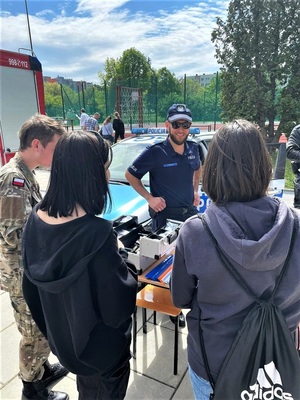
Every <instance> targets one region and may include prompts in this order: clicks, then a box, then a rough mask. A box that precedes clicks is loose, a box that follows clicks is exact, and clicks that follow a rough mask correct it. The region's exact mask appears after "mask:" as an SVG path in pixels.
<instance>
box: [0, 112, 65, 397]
mask: <svg viewBox="0 0 300 400" xmlns="http://www.w3.org/2000/svg"><path fill="white" fill-rule="evenodd" d="M63 133H65V130H64V128H63V126H62V125H61V124H60V123H59V122H58V121H55V120H53V119H52V118H50V117H47V116H45V115H39V114H37V115H35V116H33V117H31V118H30V119H29V120H27V121H26V122H25V123H24V124H23V126H22V127H21V129H20V132H19V139H20V147H19V151H18V152H17V153H16V154H15V156H14V157H13V158H12V159H11V160H10V161H9V163H7V164H6V165H4V166H3V167H2V168H1V170H0V272H1V280H0V282H1V289H2V290H5V291H8V292H9V295H10V300H11V304H12V307H13V311H14V317H15V320H16V324H17V327H18V330H19V332H20V333H21V335H22V338H21V341H20V347H19V352H20V354H19V368H20V371H19V377H20V378H21V379H22V381H23V394H24V396H25V397H27V398H28V399H34V400H43V399H48V400H50V399H51V400H67V399H69V396H68V395H67V394H66V393H63V392H55V391H49V390H48V389H47V386H48V385H49V384H50V383H51V382H53V381H54V380H56V379H58V378H60V377H62V376H64V375H66V374H67V373H68V371H67V370H66V369H65V368H64V367H63V366H62V365H60V364H59V363H57V364H53V365H51V364H50V363H49V362H48V356H49V353H50V349H49V346H48V342H47V340H46V339H45V337H44V336H43V335H42V334H41V332H40V331H39V329H38V328H37V326H36V324H35V322H34V321H33V319H32V317H31V314H30V311H29V309H28V306H27V304H26V303H25V300H24V298H23V291H22V279H23V269H22V258H21V239H22V231H23V228H24V225H25V223H26V220H27V218H28V215H29V214H30V212H31V210H32V208H33V206H34V205H35V204H36V203H38V202H39V201H40V200H41V199H42V197H41V193H40V190H39V185H38V183H37V181H36V178H35V174H34V172H33V170H34V169H35V168H36V167H37V166H38V165H40V166H43V167H49V166H50V165H51V162H52V157H53V152H54V149H55V146H56V143H57V141H58V140H59V138H60V136H61V135H62V134H63ZM2 362H3V363H4V362H5V360H2Z"/></svg>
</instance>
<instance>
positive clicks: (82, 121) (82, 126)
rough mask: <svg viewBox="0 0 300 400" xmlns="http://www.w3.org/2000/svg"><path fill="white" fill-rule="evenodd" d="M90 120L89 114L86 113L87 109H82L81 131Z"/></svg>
mask: <svg viewBox="0 0 300 400" xmlns="http://www.w3.org/2000/svg"><path fill="white" fill-rule="evenodd" d="M88 119H89V116H88V114H87V113H86V112H85V109H84V108H82V109H81V110H80V128H81V129H84V127H85V123H86V122H87V120H88Z"/></svg>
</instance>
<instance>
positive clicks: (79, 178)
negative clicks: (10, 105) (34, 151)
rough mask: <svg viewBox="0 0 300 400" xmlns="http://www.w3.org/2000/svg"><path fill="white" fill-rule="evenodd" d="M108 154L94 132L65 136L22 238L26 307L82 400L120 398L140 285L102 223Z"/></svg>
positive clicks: (110, 230) (126, 375)
mask: <svg viewBox="0 0 300 400" xmlns="http://www.w3.org/2000/svg"><path fill="white" fill-rule="evenodd" d="M111 155H112V152H111V149H110V145H109V144H108V142H107V141H105V140H103V139H102V138H101V137H100V136H99V138H97V137H96V136H95V135H94V134H93V133H89V132H83V131H74V132H71V133H68V134H67V135H65V136H64V137H62V138H61V140H60V141H59V142H58V144H57V147H56V149H55V152H54V157H53V165H52V170H51V175H50V183H49V188H48V190H47V192H46V195H45V197H44V199H43V200H42V202H41V203H40V204H38V205H37V206H36V207H35V208H34V210H33V212H32V214H31V217H30V218H29V220H28V222H27V225H26V228H25V232H24V236H23V246H22V248H23V259H24V281H23V289H24V295H25V298H26V301H27V302H28V305H29V308H30V310H31V312H32V315H33V318H34V319H35V321H36V323H37V325H38V326H39V328H40V329H41V331H42V332H43V333H44V335H45V336H46V337H47V338H48V340H49V344H50V347H51V349H52V351H53V353H54V354H55V355H56V356H57V357H58V359H59V360H60V361H61V362H62V363H63V364H64V365H65V366H66V367H67V368H68V369H69V371H71V372H72V373H74V374H76V375H77V377H76V379H77V390H78V392H79V400H97V399H98V400H100V399H101V400H102V399H103V400H104V399H123V398H124V397H125V394H126V390H127V385H128V379H129V374H130V367H129V360H130V358H131V354H130V343H131V315H132V313H133V312H134V309H135V302H136V291H137V281H136V278H135V277H134V276H133V275H132V274H131V271H130V270H129V269H128V267H127V265H126V263H125V262H124V260H123V258H122V257H121V255H120V253H119V250H118V242H117V237H116V234H115V233H114V230H113V227H112V224H111V222H110V221H106V220H105V219H103V218H100V217H99V215H100V214H102V213H103V212H104V210H105V209H106V206H107V205H108V204H109V199H110V196H109V189H108V179H109V170H108V168H109V165H110V162H111ZM74 160H76V162H75V163H74ZM83 166H84V168H83ZM45 244H46V247H45ZM123 254H125V253H124V251H123Z"/></svg>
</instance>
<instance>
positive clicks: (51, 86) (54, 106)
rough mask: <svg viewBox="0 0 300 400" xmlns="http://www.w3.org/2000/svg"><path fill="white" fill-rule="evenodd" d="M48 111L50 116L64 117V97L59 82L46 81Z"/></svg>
mask: <svg viewBox="0 0 300 400" xmlns="http://www.w3.org/2000/svg"><path fill="white" fill-rule="evenodd" d="M44 93H45V104H46V113H47V115H49V117H63V113H62V98H61V90H60V85H59V84H58V83H56V82H55V83H50V82H45V83H44Z"/></svg>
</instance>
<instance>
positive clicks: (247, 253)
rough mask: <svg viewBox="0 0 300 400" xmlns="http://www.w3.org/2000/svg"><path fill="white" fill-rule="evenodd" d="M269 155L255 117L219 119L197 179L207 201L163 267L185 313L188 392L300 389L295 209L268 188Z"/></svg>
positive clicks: (219, 395) (275, 393)
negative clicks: (168, 266) (171, 260)
mask: <svg viewBox="0 0 300 400" xmlns="http://www.w3.org/2000/svg"><path fill="white" fill-rule="evenodd" d="M271 175H272V165H271V161H270V157H269V154H268V151H267V148H266V146H265V143H264V140H263V138H262V135H261V133H260V131H259V130H258V129H257V127H256V126H255V125H254V124H252V123H250V122H248V121H245V120H236V121H233V122H230V123H227V124H225V125H223V126H222V127H221V128H220V129H219V130H218V131H217V132H216V133H215V136H214V138H213V140H212V142H211V144H210V146H209V149H208V153H207V158H206V160H205V163H204V167H203V177H202V187H203V190H204V191H205V193H207V195H208V196H209V197H210V198H211V200H212V203H211V204H210V206H209V207H208V208H207V209H206V211H205V213H204V214H203V215H196V216H193V217H191V218H190V219H188V220H187V221H186V222H185V223H184V225H183V226H182V228H181V229H180V232H179V237H178V238H177V241H176V250H175V257H174V263H173V271H172V277H171V292H172V298H173V303H174V305H175V306H176V307H180V308H186V309H190V311H189V312H188V314H187V318H186V320H187V326H188V338H187V353H188V363H189V373H190V379H191V384H192V387H193V391H194V395H195V399H200V400H206V399H214V400H237V399H241V400H267V399H273V400H279V399H285V400H287V399H289V400H292V399H294V400H296V399H298V400H299V399H300V379H299V377H300V360H299V355H298V352H297V349H296V345H295V342H294V337H293V334H294V332H295V331H296V329H297V327H298V325H299V322H300V263H299V259H300V230H299V224H300V213H299V210H292V209H290V208H289V207H288V206H287V205H286V204H285V203H284V201H283V200H281V199H279V198H276V197H269V196H268V195H267V191H268V186H269V183H270V179H271Z"/></svg>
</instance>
